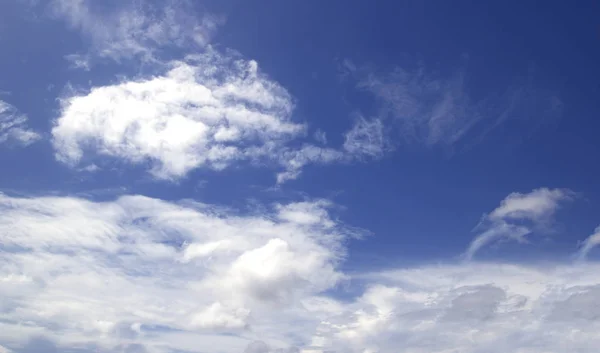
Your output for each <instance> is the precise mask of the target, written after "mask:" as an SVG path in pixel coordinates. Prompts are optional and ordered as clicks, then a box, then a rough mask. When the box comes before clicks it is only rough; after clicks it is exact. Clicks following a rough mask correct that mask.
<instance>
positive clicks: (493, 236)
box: [465, 188, 575, 259]
mask: <svg viewBox="0 0 600 353" xmlns="http://www.w3.org/2000/svg"><path fill="white" fill-rule="evenodd" d="M574 196H575V193H573V191H571V190H568V189H547V188H540V189H536V190H533V191H532V192H530V193H528V194H522V193H512V194H510V195H508V196H507V197H506V198H505V199H504V200H502V202H501V203H500V206H498V207H497V208H496V209H495V210H493V211H492V212H490V213H489V214H488V215H486V216H485V217H484V218H483V220H482V221H481V223H480V224H479V225H478V226H477V227H476V229H477V230H481V233H479V234H478V235H477V237H476V238H475V239H474V240H473V241H472V242H471V244H470V245H469V248H468V249H467V251H466V253H465V256H466V258H467V259H471V258H472V257H473V255H475V253H476V252H477V251H479V249H481V248H482V247H484V246H486V245H488V244H490V243H493V242H496V241H499V240H503V239H512V240H515V241H518V242H526V239H525V236H526V235H528V234H530V233H531V232H532V231H534V230H535V229H543V228H545V227H547V226H549V223H550V222H551V221H552V216H553V215H554V213H555V212H556V210H558V208H559V207H560V206H561V205H562V204H563V203H564V202H565V201H568V200H570V199H572V198H573V197H574Z"/></svg>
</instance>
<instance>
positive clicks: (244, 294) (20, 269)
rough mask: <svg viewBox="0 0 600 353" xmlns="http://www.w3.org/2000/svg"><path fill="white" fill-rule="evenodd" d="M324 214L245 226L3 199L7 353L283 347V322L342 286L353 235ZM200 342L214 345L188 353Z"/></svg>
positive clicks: (173, 207)
mask: <svg viewBox="0 0 600 353" xmlns="http://www.w3.org/2000/svg"><path fill="white" fill-rule="evenodd" d="M328 207H329V203H327V202H324V201H315V202H302V203H292V204H287V205H276V207H275V208H274V209H273V211H272V212H271V213H266V214H262V215H253V216H243V215H236V214H235V212H233V211H231V212H230V211H224V210H219V209H217V208H214V207H211V206H209V205H204V204H198V203H195V202H192V201H186V202H180V203H171V202H166V201H160V200H156V199H151V198H147V197H143V196H122V197H120V198H118V199H116V200H113V201H107V202H93V201H90V200H86V199H80V198H71V197H38V198H15V197H10V196H7V195H0V210H1V211H2V212H0V233H1V234H3V237H2V243H1V245H0V246H1V249H2V252H3V256H2V257H1V259H0V297H1V298H2V303H1V304H0V326H2V327H1V328H0V332H2V333H0V344H2V345H5V346H6V347H8V348H10V349H13V350H15V351H17V352H18V351H19V347H23V346H24V345H25V344H26V343H27V342H28V340H29V339H30V338H31V337H38V336H45V337H48V339H50V340H52V341H53V342H56V345H57V346H58V347H63V348H64V347H74V346H77V345H85V344H93V345H96V346H97V347H99V349H100V350H101V351H102V350H107V351H111V349H113V348H115V347H118V346H119V345H122V344H124V343H128V344H133V343H139V344H143V345H144V346H146V348H147V349H149V350H151V351H156V352H159V351H172V350H190V351H207V350H206V347H211V344H214V343H215V342H217V343H218V342H220V341H219V340H221V341H222V340H224V339H225V338H227V339H229V340H230V345H231V349H226V347H227V345H225V346H224V347H225V348H223V351H227V352H241V351H242V350H243V349H244V347H245V346H246V345H247V344H248V343H249V342H248V339H250V338H252V337H256V338H257V339H258V338H259V337H262V339H264V338H266V337H268V338H269V339H270V340H271V342H270V345H272V346H273V347H274V348H273V349H275V348H285V347H287V346H286V345H285V341H284V340H283V339H284V338H285V335H286V329H285V328H284V327H285V326H284V325H282V324H279V323H278V322H279V321H280V320H284V319H285V320H287V316H289V315H292V314H293V313H294V311H298V312H300V313H302V312H306V310H303V309H302V304H301V303H302V300H303V299H304V298H307V297H311V296H313V295H315V294H317V293H320V292H323V291H325V290H328V289H331V288H332V287H334V286H335V285H336V284H337V283H339V281H341V280H343V278H344V276H343V274H342V273H340V272H339V271H338V270H337V264H338V263H339V261H340V260H341V259H343V257H344V249H343V247H342V245H341V244H342V242H343V241H344V239H346V238H347V237H348V236H349V235H350V234H351V233H352V232H350V231H349V230H346V229H345V227H344V226H343V225H341V224H339V223H338V222H336V221H334V220H333V219H331V218H330V217H329V214H328V211H327V208H328ZM286 315H287V316H286ZM295 315H296V314H295ZM296 316H298V315H296ZM300 317H301V315H300ZM23 323H27V324H26V327H25V328H23V327H22V326H23ZM277 327H279V328H277ZM287 329H289V330H290V331H293V327H288V328H287ZM242 334H243V335H242ZM177 335H179V336H181V337H182V338H181V339H173V338H172V337H175V336H177ZM221 335H224V336H221ZM232 335H233V336H232ZM185 337H187V339H186V338H185ZM233 337H238V338H237V339H234V338H233ZM202 339H204V340H208V341H211V340H212V343H209V344H208V345H207V346H205V348H202V347H200V346H199V347H195V348H193V349H190V347H189V346H188V344H191V343H190V342H193V341H195V340H202ZM208 341H207V342H208ZM282 342H283V343H282ZM219 344H221V343H219ZM214 347H215V346H212V348H211V349H209V350H208V351H212V349H214ZM59 350H62V349H59Z"/></svg>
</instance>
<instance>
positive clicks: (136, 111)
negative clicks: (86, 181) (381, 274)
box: [52, 49, 386, 183]
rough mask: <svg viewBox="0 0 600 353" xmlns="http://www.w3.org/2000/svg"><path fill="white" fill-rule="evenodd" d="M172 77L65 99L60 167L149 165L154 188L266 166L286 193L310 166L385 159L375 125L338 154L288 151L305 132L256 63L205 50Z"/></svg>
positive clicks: (286, 98)
mask: <svg viewBox="0 0 600 353" xmlns="http://www.w3.org/2000/svg"><path fill="white" fill-rule="evenodd" d="M168 67H169V68H168V69H167V70H166V72H165V73H164V74H162V75H159V76H155V77H151V78H146V79H138V80H131V81H123V82H121V83H118V84H114V85H110V86H102V87H94V88H92V89H91V90H90V91H89V92H86V93H83V94H75V95H73V96H71V97H66V98H64V99H63V101H62V109H61V114H60V116H59V118H58V119H57V120H56V124H55V127H54V128H53V130H52V135H53V144H54V147H55V149H56V152H57V153H56V157H57V159H58V160H59V161H61V162H64V163H66V164H68V165H70V166H73V167H75V166H77V165H79V164H81V163H85V164H86V165H87V164H89V163H90V161H91V160H92V157H93V156H98V155H99V156H108V157H114V158H118V159H121V160H124V161H127V162H129V163H133V164H143V163H147V162H150V164H151V173H152V174H153V175H154V176H155V177H157V178H160V179H178V178H181V177H183V176H185V175H186V174H188V173H189V172H190V171H191V170H193V169H196V168H202V167H204V168H211V169H214V170H221V169H224V168H227V167H228V166H230V165H231V164H232V163H241V162H244V161H248V162H251V163H256V164H265V163H266V164H269V163H270V164H275V165H279V166H281V167H283V168H284V169H285V171H283V172H281V173H280V174H279V175H278V176H277V180H278V182H279V183H282V182H284V181H286V180H289V179H294V178H296V177H297V176H298V175H299V174H300V172H301V169H302V168H303V167H304V166H305V165H307V164H311V163H318V164H329V163H334V162H344V163H348V162H351V161H354V160H363V159H365V158H378V157H381V155H382V154H383V150H384V145H385V143H386V142H385V140H386V138H385V135H384V132H383V127H382V125H381V122H380V121H379V120H376V119H375V120H371V121H367V120H365V119H362V118H361V119H358V120H357V121H356V122H355V124H354V126H353V127H352V128H351V129H350V130H349V131H348V132H347V133H346V135H345V137H346V139H345V143H344V145H343V146H342V148H339V149H336V148H330V147H319V146H315V145H312V144H304V145H302V146H301V147H297V148H296V147H291V146H292V144H291V142H293V141H295V140H297V139H299V138H301V137H304V136H305V133H306V126H305V125H304V124H300V123H296V122H294V121H293V120H292V117H291V115H292V111H293V108H294V103H293V100H292V98H291V97H290V95H289V94H288V92H287V91H286V90H285V89H284V88H283V87H281V86H280V85H279V84H277V83H276V82H274V81H272V80H270V79H269V78H268V77H266V76H265V75H263V74H262V73H261V72H260V71H259V70H258V65H257V63H256V62H255V61H252V60H250V61H248V60H244V59H241V58H239V57H238V56H236V55H235V54H232V53H226V54H223V53H220V52H218V51H216V50H213V49H207V50H206V51H205V52H204V53H203V54H199V55H194V56H188V57H186V59H185V60H184V61H174V62H170V63H169V64H168Z"/></svg>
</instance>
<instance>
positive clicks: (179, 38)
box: [50, 0, 223, 69]
mask: <svg viewBox="0 0 600 353" xmlns="http://www.w3.org/2000/svg"><path fill="white" fill-rule="evenodd" d="M95 5H96V6H95ZM50 9H51V12H52V13H53V14H54V16H56V17H57V18H60V19H63V20H64V21H65V22H66V23H67V24H68V25H69V26H70V27H71V28H73V29H74V30H77V31H79V32H81V33H82V34H84V36H85V37H86V38H87V39H88V40H89V41H90V43H91V51H90V52H89V53H84V54H70V55H69V56H67V59H69V60H70V61H71V62H72V63H73V65H74V66H75V67H79V68H85V69H89V67H90V60H91V59H92V57H94V56H99V57H103V58H110V59H113V60H117V61H120V60H122V59H131V58H138V59H142V60H155V57H154V56H155V54H156V53H157V51H160V50H162V49H164V48H173V47H175V48H176V47H188V48H189V47H196V48H202V47H204V46H206V45H208V44H209V43H210V40H211V37H212V36H213V35H214V33H215V31H216V29H217V28H218V27H219V26H220V25H221V24H222V23H223V19H222V18H220V17H218V16H214V15H211V14H204V15H201V16H197V15H195V14H194V8H193V6H192V4H191V3H189V2H187V1H185V0H169V1H166V2H165V3H163V5H162V6H160V7H159V6H156V5H154V4H153V3H151V2H149V1H125V2H121V3H119V6H118V7H117V8H116V9H112V10H110V11H107V10H106V9H102V8H100V7H98V6H97V4H95V3H94V2H92V1H89V0H53V1H51V2H50Z"/></svg>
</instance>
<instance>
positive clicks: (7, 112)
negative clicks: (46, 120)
mask: <svg viewBox="0 0 600 353" xmlns="http://www.w3.org/2000/svg"><path fill="white" fill-rule="evenodd" d="M40 138H41V136H40V134H38V133H37V132H35V131H33V130H31V129H29V128H28V127H27V117H26V116H25V115H23V114H21V113H19V112H18V111H17V109H15V107H13V106H12V105H10V104H8V103H6V102H4V101H2V100H0V144H1V143H15V144H18V145H21V146H28V145H30V144H32V143H34V142H36V141H38V140H39V139H40Z"/></svg>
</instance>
